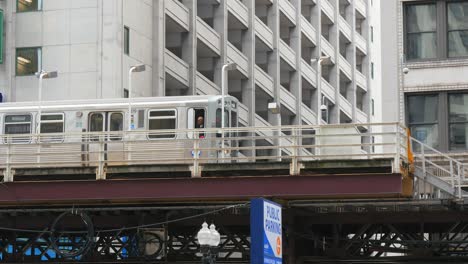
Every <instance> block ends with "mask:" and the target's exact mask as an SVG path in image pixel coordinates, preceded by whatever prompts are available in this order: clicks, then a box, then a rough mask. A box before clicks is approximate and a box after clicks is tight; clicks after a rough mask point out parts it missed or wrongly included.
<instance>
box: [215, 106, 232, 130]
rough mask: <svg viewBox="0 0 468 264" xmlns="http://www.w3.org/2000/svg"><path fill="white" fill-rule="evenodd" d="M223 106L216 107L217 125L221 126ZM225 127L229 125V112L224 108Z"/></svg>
mask: <svg viewBox="0 0 468 264" xmlns="http://www.w3.org/2000/svg"><path fill="white" fill-rule="evenodd" d="M221 119H222V118H221V108H218V109H216V127H217V128H221ZM224 127H229V112H228V111H227V110H224Z"/></svg>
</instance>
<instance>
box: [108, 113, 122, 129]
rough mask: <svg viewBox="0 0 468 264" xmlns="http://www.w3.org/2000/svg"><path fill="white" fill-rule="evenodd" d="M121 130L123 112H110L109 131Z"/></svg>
mask: <svg viewBox="0 0 468 264" xmlns="http://www.w3.org/2000/svg"><path fill="white" fill-rule="evenodd" d="M122 130H123V114H122V113H112V114H111V118H110V124H109V131H122Z"/></svg>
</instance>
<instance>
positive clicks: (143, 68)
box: [127, 64, 146, 131]
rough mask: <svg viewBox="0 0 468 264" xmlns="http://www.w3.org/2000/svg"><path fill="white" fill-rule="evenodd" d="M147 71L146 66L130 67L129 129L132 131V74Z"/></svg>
mask: <svg viewBox="0 0 468 264" xmlns="http://www.w3.org/2000/svg"><path fill="white" fill-rule="evenodd" d="M145 70H146V66H145V65H144V64H140V65H136V66H132V67H130V69H129V70H128V126H127V129H128V130H129V131H130V130H132V102H131V97H132V73H134V72H143V71H145Z"/></svg>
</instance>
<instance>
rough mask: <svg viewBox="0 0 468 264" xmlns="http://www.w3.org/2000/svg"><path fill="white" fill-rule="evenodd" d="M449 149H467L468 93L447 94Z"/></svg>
mask: <svg viewBox="0 0 468 264" xmlns="http://www.w3.org/2000/svg"><path fill="white" fill-rule="evenodd" d="M449 137H450V142H449V147H450V150H468V144H467V138H468V94H449Z"/></svg>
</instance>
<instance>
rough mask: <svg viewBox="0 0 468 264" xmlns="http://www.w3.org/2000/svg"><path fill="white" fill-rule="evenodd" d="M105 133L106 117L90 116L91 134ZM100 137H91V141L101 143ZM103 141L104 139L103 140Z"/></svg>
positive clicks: (96, 114)
mask: <svg viewBox="0 0 468 264" xmlns="http://www.w3.org/2000/svg"><path fill="white" fill-rule="evenodd" d="M102 131H104V115H103V114H102V113H92V114H91V115H90V116H89V132H102ZM99 139H100V137H99V136H90V138H89V140H90V141H99ZM101 139H102V138H101Z"/></svg>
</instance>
